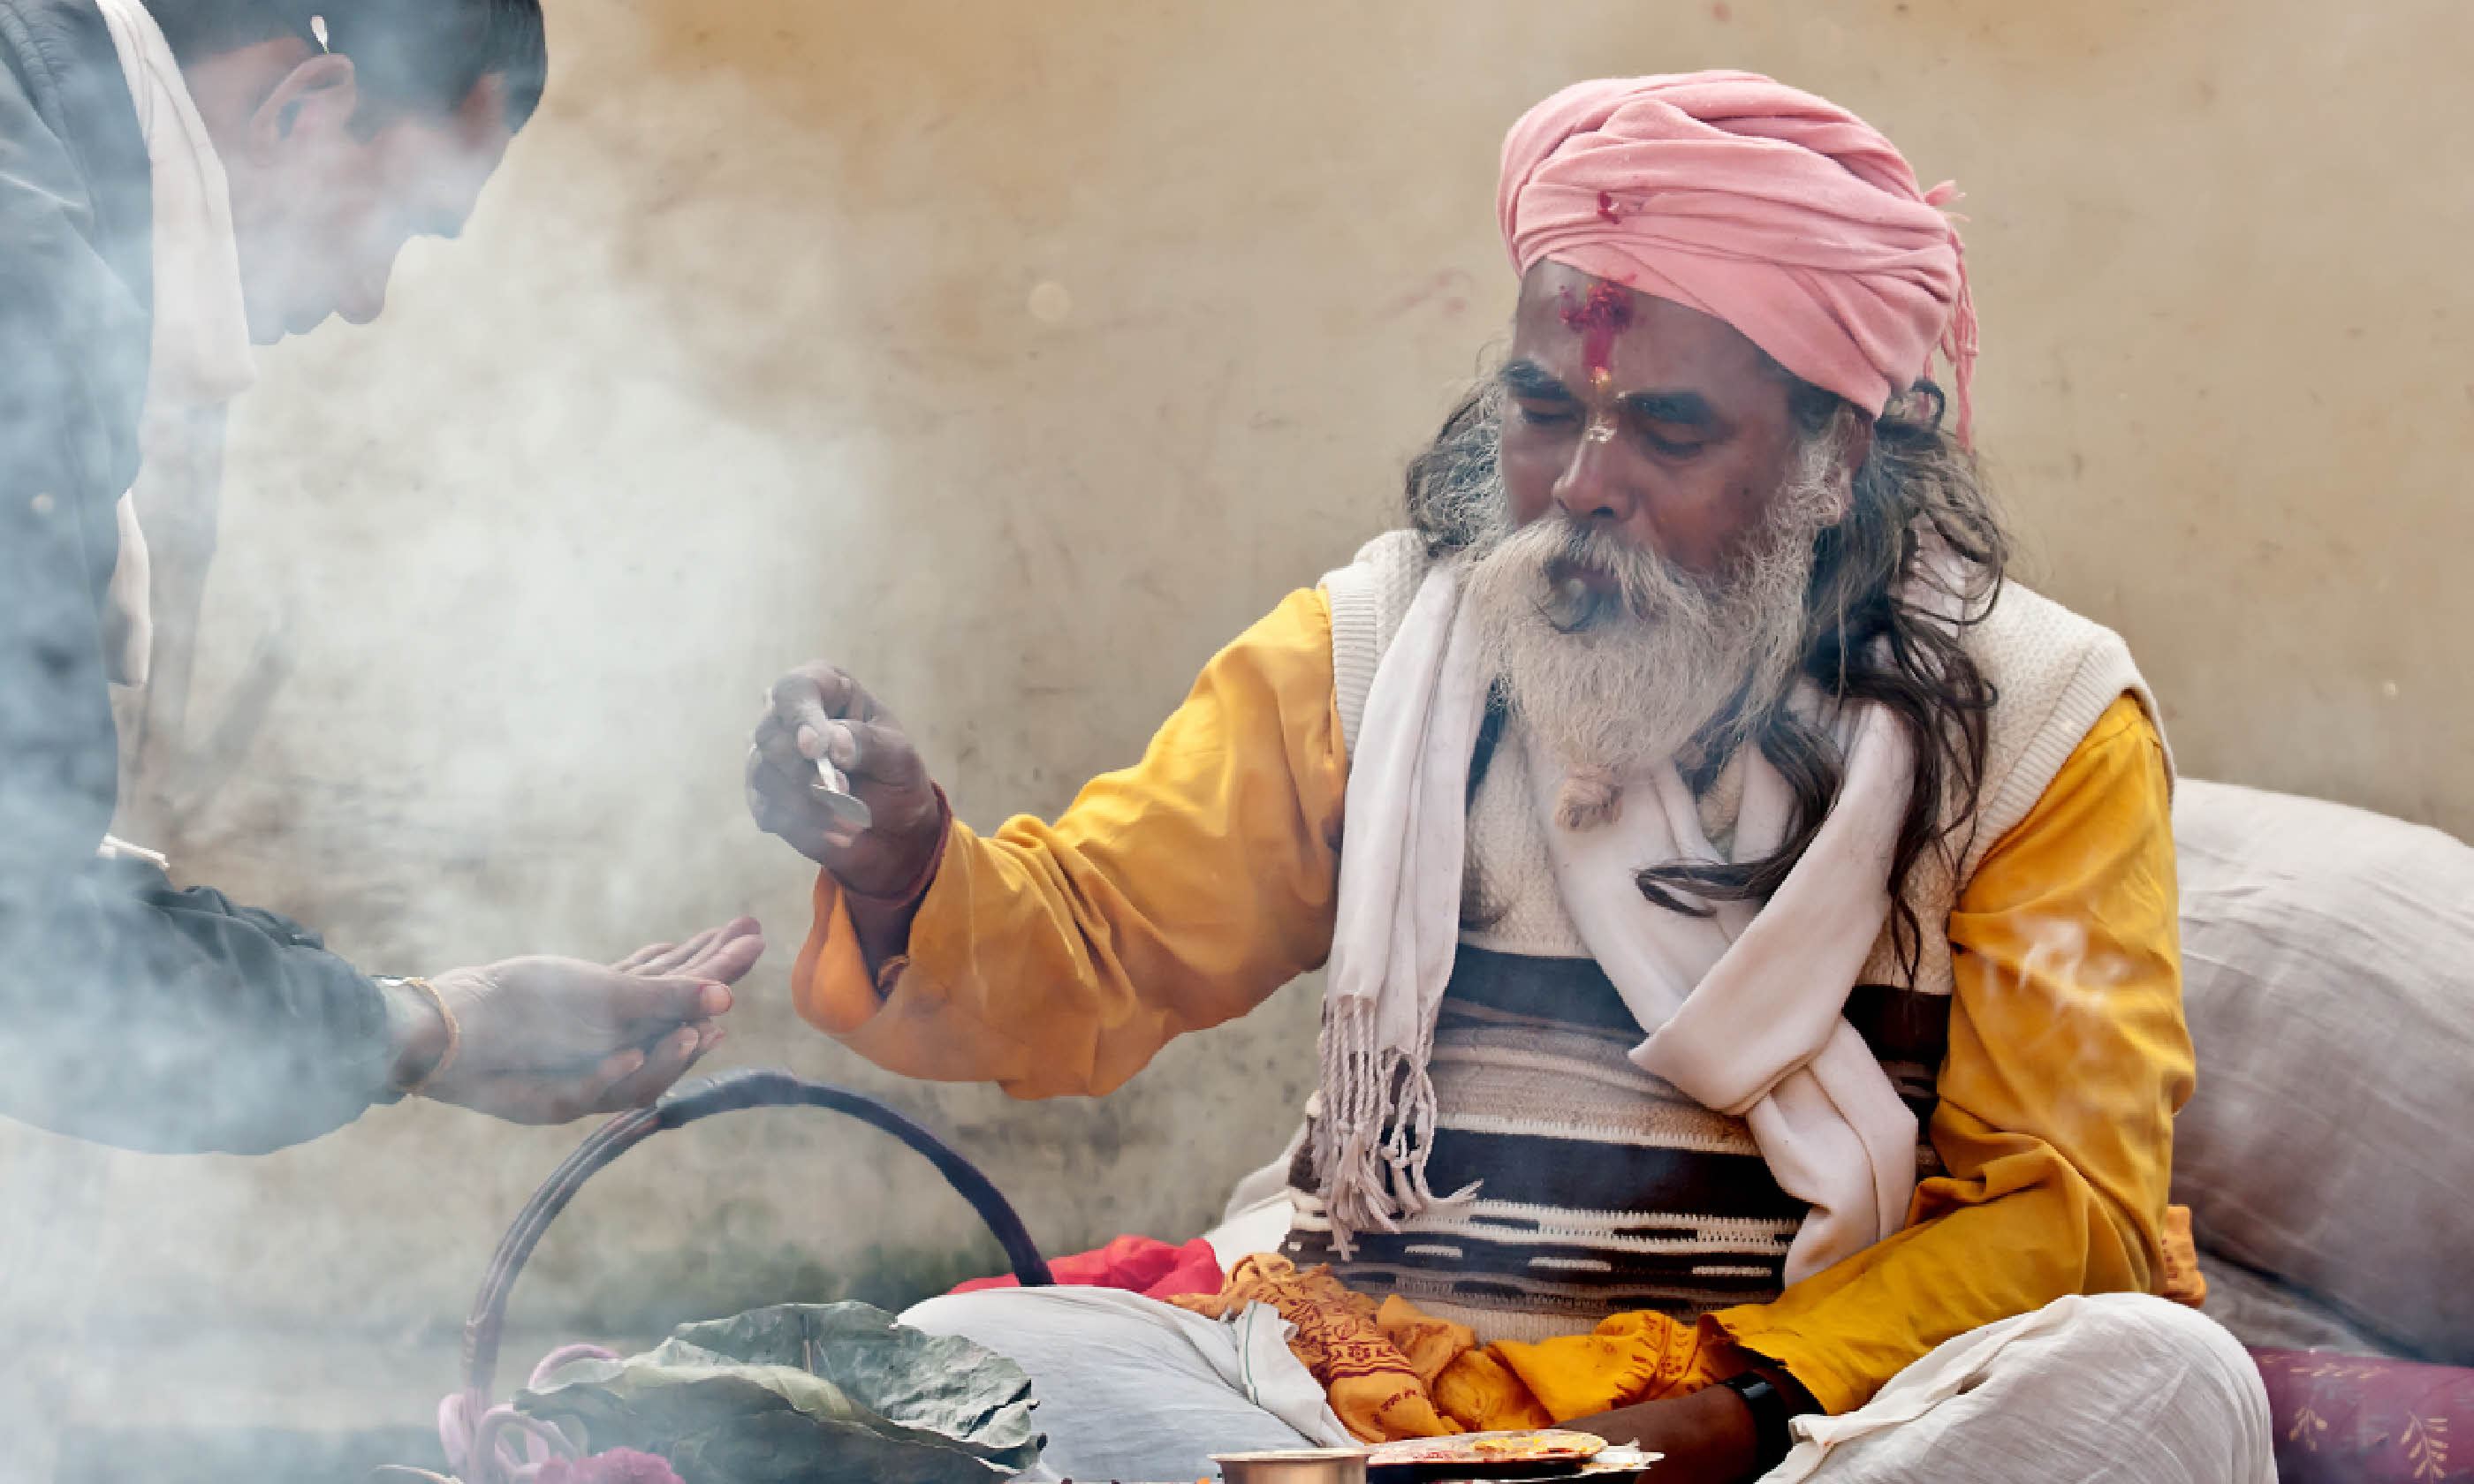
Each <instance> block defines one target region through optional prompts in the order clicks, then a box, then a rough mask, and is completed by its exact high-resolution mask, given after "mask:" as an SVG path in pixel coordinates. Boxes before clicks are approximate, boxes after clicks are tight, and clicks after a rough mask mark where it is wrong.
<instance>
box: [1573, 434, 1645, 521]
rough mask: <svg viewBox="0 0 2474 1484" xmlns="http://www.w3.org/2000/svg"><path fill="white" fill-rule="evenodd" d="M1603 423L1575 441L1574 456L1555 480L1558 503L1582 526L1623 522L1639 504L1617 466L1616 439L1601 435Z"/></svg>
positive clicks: (1630, 516)
mask: <svg viewBox="0 0 2474 1484" xmlns="http://www.w3.org/2000/svg"><path fill="white" fill-rule="evenodd" d="M1600 427H1601V424H1599V423H1597V422H1594V421H1593V422H1591V423H1590V424H1589V431H1588V432H1586V433H1584V434H1582V435H1581V437H1580V438H1578V439H1576V440H1574V442H1573V443H1572V457H1571V458H1570V460H1569V461H1567V462H1566V463H1565V464H1564V472H1563V474H1562V475H1561V476H1559V477H1558V478H1557V479H1556V481H1555V503H1556V504H1558V505H1560V506H1562V507H1563V508H1564V515H1567V516H1569V517H1570V518H1571V520H1572V521H1573V522H1574V523H1575V524H1578V525H1585V526H1602V525H1614V526H1619V525H1622V524H1623V523H1624V522H1625V521H1627V520H1630V519H1631V518H1632V515H1633V511H1634V509H1635V507H1636V505H1637V497H1636V495H1635V493H1634V491H1632V489H1631V488H1630V487H1629V486H1628V485H1627V484H1626V483H1625V482H1624V480H1623V478H1622V477H1621V474H1620V471H1619V470H1618V469H1617V467H1616V464H1617V460H1616V459H1615V450H1614V445H1613V441H1612V440H1609V439H1607V438H1605V437H1603V436H1602V435H1600V432H1599V429H1600Z"/></svg>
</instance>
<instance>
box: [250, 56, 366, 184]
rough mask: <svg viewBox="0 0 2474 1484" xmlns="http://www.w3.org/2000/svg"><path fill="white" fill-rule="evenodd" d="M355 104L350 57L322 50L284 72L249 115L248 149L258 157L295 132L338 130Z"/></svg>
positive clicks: (357, 105)
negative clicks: (281, 79)
mask: <svg viewBox="0 0 2474 1484" xmlns="http://www.w3.org/2000/svg"><path fill="white" fill-rule="evenodd" d="M360 106H361V89H360V84H359V81H358V79H357V77H356V76H355V74H354V73H353V71H352V59H351V58H349V57H338V56H335V55H334V54H333V53H331V52H322V53H320V54H319V55H318V56H315V57H312V58H310V59H309V60H307V61H304V62H303V63H302V64H301V65H299V66H297V67H295V68H293V69H292V70H291V71H290V72H287V73H285V74H284V76H283V81H281V82H279V83H278V84H275V89H274V91H272V92H270V93H268V94H267V95H266V99H265V101H264V102H262V103H260V104H259V105H258V106H257V108H256V110H255V112H253V113H251V114H250V116H249V149H250V153H251V154H252V155H253V156H256V157H257V158H260V159H264V158H266V157H267V156H270V155H273V154H275V153H276V152H277V151H279V150H280V149H281V148H282V147H283V146H284V145H285V144H286V143H287V142H289V141H290V140H292V139H293V138H295V137H296V136H299V135H302V134H308V135H312V136H316V135H322V134H332V133H341V132H343V130H344V128H345V127H346V126H347V125H349V124H350V123H351V122H352V115H353V114H354V113H355V112H357V111H358V110H359V108H360Z"/></svg>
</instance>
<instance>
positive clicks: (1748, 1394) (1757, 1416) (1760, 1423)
mask: <svg viewBox="0 0 2474 1484" xmlns="http://www.w3.org/2000/svg"><path fill="white" fill-rule="evenodd" d="M1718 1384H1719V1385H1721V1386H1724V1387H1726V1388H1727V1389H1728V1390H1729V1391H1732V1392H1734V1394H1735V1395H1736V1396H1738V1397H1741V1398H1743V1399H1744V1405H1745V1406H1746V1407H1748V1408H1750V1409H1751V1411H1752V1414H1753V1472H1752V1475H1751V1476H1752V1477H1753V1478H1757V1479H1758V1478H1759V1477H1760V1476H1761V1475H1762V1474H1764V1473H1767V1472H1770V1471H1771V1470H1772V1469H1775V1468H1777V1467H1778V1466H1779V1465H1781V1464H1783V1463H1784V1462H1786V1455H1787V1452H1788V1450H1789V1449H1791V1448H1794V1447H1795V1434H1794V1432H1793V1431H1791V1430H1789V1428H1788V1427H1787V1413H1786V1398H1785V1397H1784V1396H1783V1395H1781V1394H1780V1392H1779V1389H1778V1388H1777V1387H1775V1386H1773V1385H1771V1384H1770V1383H1769V1378H1768V1377H1767V1376H1762V1375H1761V1374H1760V1373H1758V1372H1757V1371H1746V1372H1744V1373H1743V1374H1742V1375H1740V1376H1728V1377H1727V1378H1726V1379H1725V1380H1723V1381H1720V1382H1719V1383H1718Z"/></svg>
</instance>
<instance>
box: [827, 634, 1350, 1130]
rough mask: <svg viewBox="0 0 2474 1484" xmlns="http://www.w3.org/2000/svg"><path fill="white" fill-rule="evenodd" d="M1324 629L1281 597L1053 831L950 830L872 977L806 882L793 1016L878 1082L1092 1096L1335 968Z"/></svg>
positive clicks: (830, 908) (1023, 822) (1340, 788)
mask: <svg viewBox="0 0 2474 1484" xmlns="http://www.w3.org/2000/svg"><path fill="white" fill-rule="evenodd" d="M1336 703H1337V697H1336V694H1335V691H1334V687H1333V682H1332V663H1331V610H1330V608H1329V606H1328V605H1327V603H1326V602H1325V600H1324V598H1323V595H1322V592H1321V591H1320V590H1313V589H1309V590H1304V591H1299V592H1295V593H1292V594H1290V595H1289V597H1288V598H1287V599H1286V600H1285V601H1283V602H1282V603H1281V604H1280V606H1279V607H1278V608H1277V609H1274V610H1273V611H1272V613H1271V614H1270V615H1269V616H1268V617H1266V618H1264V619H1263V620H1262V621H1261V622H1259V623H1257V624H1255V625H1254V626H1253V627H1252V628H1251V629H1249V630H1248V631H1246V633H1245V634H1241V635H1239V636H1238V638H1237V640H1236V641H1235V642H1234V643H1232V644H1230V645H1229V646H1228V647H1227V648H1226V649H1224V650H1222V651H1221V652H1220V653H1219V654H1218V655H1217V656H1215V657H1214V658H1212V660H1211V662H1210V663H1209V664H1208V665H1206V666H1204V667H1203V671H1202V674H1201V678H1200V679H1198V680H1197V681H1196V682H1195V684H1194V689H1193V691H1192V693H1191V694H1189V695H1188V696H1187V697H1186V699H1185V703H1184V705H1182V706H1179V707H1177V709H1176V713H1175V714H1174V715H1172V716H1171V717H1170V718H1169V719H1168V722H1167V724H1166V725H1165V726H1163V727H1162V728H1161V729H1160V730H1159V733H1158V735H1156V736H1154V737H1153V738H1152V744H1151V747H1150V749H1149V750H1148V751H1147V752H1146V753H1145V754H1144V755H1143V759H1142V761H1141V762H1139V763H1137V764H1135V765H1134V766H1133V767H1131V768H1128V769H1127V770H1125V771H1123V772H1120V773H1111V774H1108V775H1105V776H1104V777H1102V778H1095V779H1093V780H1092V781H1091V782H1090V783H1089V784H1088V785H1086V786H1085V787H1084V788H1083V790H1082V792H1081V794H1080V796H1079V797H1078V798H1077V799H1076V800H1075V801H1074V803H1073V804H1072V806H1071V807H1069V808H1068V809H1067V810H1066V811H1065V813H1064V814H1062V815H1061V816H1059V817H1058V818H1057V821H1056V823H1055V825H1053V826H1051V825H1043V824H1041V823H1040V822H1039V821H1037V820H1035V819H1031V818H1029V817H1023V818H1018V819H1014V820H1011V821H1009V822H1007V825H1006V826H1005V827H1004V828H1002V829H1000V830H998V831H997V832H996V834H995V835H993V836H987V837H982V836H980V835H978V834H975V833H973V832H972V831H971V830H970V829H969V828H968V827H966V826H963V825H962V824H960V823H959V822H956V823H955V824H954V826H952V829H951V831H950V832H949V833H948V835H947V836H946V840H945V853H944V858H943V861H942V863H941V864H940V865H939V866H938V867H937V870H936V877H935V880H934V883H933V884H932V885H931V886H930V887H929V889H928V893H927V895H926V897H925V898H923V899H922V900H921V902H920V904H919V911H918V915H917V916H916V917H915V918H914V919H913V920H912V922H911V924H910V945H909V952H908V955H907V956H906V957H901V958H896V959H893V960H891V961H889V962H887V963H886V964H885V965H884V966H883V967H882V968H881V969H879V970H878V972H877V973H876V974H874V975H871V974H870V973H869V972H868V969H867V968H866V966H865V964H864V963H863V962H862V959H861V952H860V947H859V944H858V941H857V939H856V937H855V935H854V934H853V932H852V930H851V924H850V918H849V914H848V909H847V907H846V906H845V904H844V902H843V900H842V895H841V889H840V887H839V885H838V884H837V882H836V881H835V880H834V878H833V876H832V875H831V874H819V876H818V878H817V881H816V893H815V922H814V925H813V928H812V929H811V931H810V933H809V938H808V943H807V945H806V947H805V948H803V949H802V950H801V952H800V955H799V960H798V963H797V965H796V967H795V968H794V969H792V973H791V983H792V993H793V995H794V997H795V1000H796V1002H797V1005H798V1008H799V1013H800V1014H801V1015H803V1016H805V1017H807V1018H808V1019H809V1020H811V1021H813V1023H815V1024H816V1025H818V1026H820V1027H822V1028H823V1029H824V1030H826V1031H828V1032H830V1033H832V1034H833V1035H834V1036H836V1037H837V1038H839V1039H840V1040H841V1041H844V1042H845V1043H847V1044H848V1045H849V1046H850V1047H851V1048H852V1049H854V1050H856V1051H858V1052H859V1053H860V1054H861V1055H862V1056H864V1057H866V1058H867V1059H868V1060H869V1061H872V1062H875V1063H876V1064H878V1065H881V1066H885V1067H886V1068H888V1069H890V1070H893V1071H897V1072H901V1073H903V1074H905V1075H907V1076H911V1077H927V1078H935V1079H939V1080H944V1081H969V1082H995V1083H997V1084H999V1085H1000V1086H1002V1087H1003V1088H1004V1089H1006V1090H1007V1091H1008V1092H1010V1093H1012V1094H1013V1095H1015V1096H1017V1097H1049V1096H1055V1095H1058V1094H1064V1093H1082V1094H1092V1095H1097V1094H1101V1093H1105V1092H1108V1091H1111V1090H1113V1089H1116V1088H1117V1087H1118V1086H1120V1085H1121V1084H1123V1083H1124V1082H1125V1081H1126V1079H1127V1078H1128V1077H1131V1076H1132V1075H1133V1074H1134V1073H1135V1072H1137V1071H1140V1070H1141V1069H1142V1067H1143V1065H1144V1064H1145V1063H1147V1062H1149V1061H1150V1060H1151V1058H1152V1053H1154V1052H1156V1051H1157V1050H1158V1049H1159V1048H1160V1047H1161V1046H1162V1045H1165V1044H1166V1043H1167V1042H1168V1041H1169V1039H1170V1038H1171V1037H1174V1036H1176V1035H1178V1034H1179V1033H1181V1032H1184V1031H1190V1030H1196V1029H1199V1028H1201V1027H1203V1026H1207V1025H1216V1024H1218V1023H1219V1022H1221V1021H1223V1020H1226V1019H1230V1018H1233V1017H1237V1016H1241V1015H1244V1014H1245V1013H1246V1012H1247V1011H1249V1010H1251V1009H1252V1008H1254V1007H1255V1006H1256V1005H1258V1004H1260V1003H1262V1002H1263V1000H1264V999H1266V998H1268V997H1269V996H1270V995H1271V993H1272V992H1273V991H1274V990H1277V989H1278V988H1279V987H1280V986H1281V985H1283V984H1285V983H1287V982H1288V981H1289V980H1290V979H1292V978H1294V977H1295V976H1297V975H1298V973H1301V972H1303V971H1305V970H1306V969H1313V968H1315V967H1316V966H1318V965H1320V964H1321V963H1322V960H1323V957H1324V955H1325V954H1326V953H1328V952H1329V951H1330V948H1331V925H1332V906H1333V898H1334V896H1335V893H1336V891H1337V888H1338V883H1339V874H1340V822H1341V805H1342V802H1343V799H1344V797H1345V795H1346V780H1347V760H1346V754H1345V751H1344V749H1343V746H1342V742H1341V733H1340V719H1339V712H1338V710H1337V708H1336Z"/></svg>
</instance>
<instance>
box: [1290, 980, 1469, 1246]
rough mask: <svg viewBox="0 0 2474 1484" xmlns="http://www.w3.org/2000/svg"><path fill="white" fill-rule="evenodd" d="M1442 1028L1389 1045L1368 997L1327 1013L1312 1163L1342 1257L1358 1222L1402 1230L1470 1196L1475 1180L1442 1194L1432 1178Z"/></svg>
mask: <svg viewBox="0 0 2474 1484" xmlns="http://www.w3.org/2000/svg"><path fill="white" fill-rule="evenodd" d="M1434 1041H1435V1028H1434V1024H1433V1022H1431V1021H1429V1022H1428V1023H1426V1024H1425V1025H1423V1026H1421V1027H1419V1033H1418V1041H1417V1044H1415V1045H1414V1046H1406V1047H1403V1046H1381V1045H1378V1044H1377V1043H1376V1037H1375V1032H1374V1005H1373V1003H1372V1002H1371V1001H1370V1000H1364V999H1348V1000H1338V1001H1335V1002H1334V1003H1333V1004H1332V1005H1331V1006H1330V1008H1329V1009H1328V1010H1327V1011H1326V1013H1325V1014H1324V1017H1323V1025H1322V1117H1320V1118H1319V1119H1317V1120H1316V1122H1315V1147H1314V1166H1315V1177H1316V1180H1317V1182H1318V1183H1319V1184H1320V1185H1322V1190H1323V1201H1324V1204H1325V1207H1326V1208H1327V1209H1328V1212H1329V1215H1330V1218H1331V1238H1332V1246H1333V1248H1334V1250H1336V1251H1337V1252H1338V1253H1339V1254H1340V1256H1341V1257H1344V1258H1346V1257H1348V1256H1350V1253H1351V1251H1352V1249H1353V1248H1354V1246H1355V1243H1354V1241H1353V1240H1352V1239H1353V1237H1354V1235H1355V1234H1356V1233H1360V1232H1397V1231H1399V1230H1400V1222H1401V1221H1402V1220H1403V1219H1405V1218H1409V1217H1414V1216H1420V1215H1424V1214H1425V1213H1426V1212H1428V1211H1430V1210H1436V1209H1442V1208H1444V1207H1448V1206H1450V1205H1452V1204H1455V1203H1457V1202H1461V1201H1466V1200H1467V1199H1468V1198H1469V1197H1470V1196H1471V1195H1473V1194H1474V1193H1475V1191H1476V1188H1477V1187H1476V1186H1474V1185H1471V1186H1469V1187H1468V1188H1467V1189H1464V1190H1461V1191H1459V1192H1456V1193H1455V1194H1453V1195H1451V1196H1449V1197H1443V1198H1439V1197H1438V1196H1436V1194H1435V1192H1434V1191H1433V1189H1432V1188H1430V1187H1429V1186H1428V1185H1427V1184H1426V1156H1427V1155H1428V1154H1429V1153H1431V1152H1432V1151H1433V1149H1434V1144H1435V1082H1434V1077H1433V1075H1432V1074H1431V1073H1430V1072H1429V1071H1428V1070H1427V1064H1428V1062H1429V1061H1431V1060H1432V1056H1433V1051H1434Z"/></svg>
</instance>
